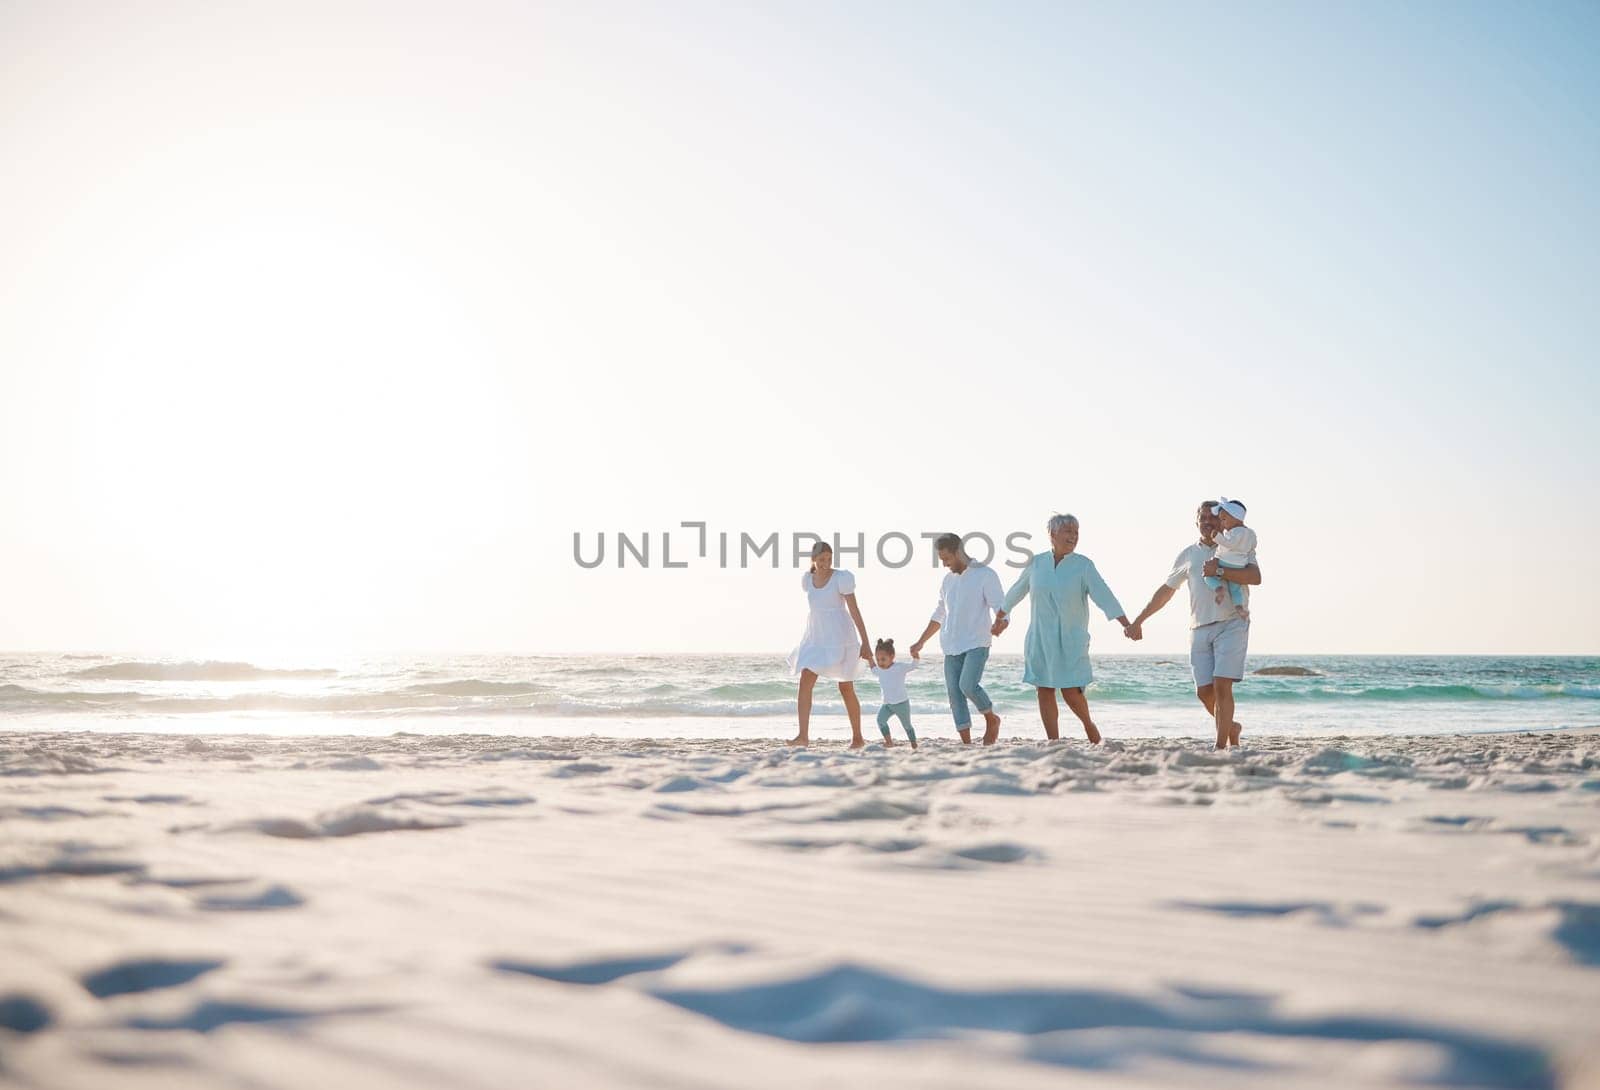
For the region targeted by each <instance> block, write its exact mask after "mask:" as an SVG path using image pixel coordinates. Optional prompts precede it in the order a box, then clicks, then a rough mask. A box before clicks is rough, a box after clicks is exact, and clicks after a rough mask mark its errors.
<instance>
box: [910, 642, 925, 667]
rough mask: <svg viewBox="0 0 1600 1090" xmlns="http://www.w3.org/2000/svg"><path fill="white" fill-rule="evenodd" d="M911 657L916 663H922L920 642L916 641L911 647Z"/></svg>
mask: <svg viewBox="0 0 1600 1090" xmlns="http://www.w3.org/2000/svg"><path fill="white" fill-rule="evenodd" d="M911 657H912V658H914V659H916V660H917V661H918V662H921V661H922V641H921V640H918V641H917V642H916V643H914V644H912V645H911Z"/></svg>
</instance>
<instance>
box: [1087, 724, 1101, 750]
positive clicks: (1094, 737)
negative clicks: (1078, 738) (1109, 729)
mask: <svg viewBox="0 0 1600 1090" xmlns="http://www.w3.org/2000/svg"><path fill="white" fill-rule="evenodd" d="M1083 733H1084V735H1085V736H1086V737H1087V738H1088V739H1089V744H1090V745H1091V746H1097V745H1099V744H1100V728H1099V727H1097V726H1095V725H1094V723H1093V721H1090V722H1088V723H1085V724H1084V725H1083Z"/></svg>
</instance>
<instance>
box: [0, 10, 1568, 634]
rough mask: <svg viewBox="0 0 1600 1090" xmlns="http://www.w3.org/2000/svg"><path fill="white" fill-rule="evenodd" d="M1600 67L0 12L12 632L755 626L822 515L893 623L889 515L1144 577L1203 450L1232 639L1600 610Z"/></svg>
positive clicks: (874, 604) (1131, 599)
mask: <svg viewBox="0 0 1600 1090" xmlns="http://www.w3.org/2000/svg"><path fill="white" fill-rule="evenodd" d="M1596 56H1600V7H1597V6H1595V5H1594V4H1588V3H1560V2H1547V3H1540V4H1536V5H1534V4H1530V5H1510V4H1474V3H1464V2H1448V3H1425V2H1419V3H1410V4H1405V5H1395V4H1387V3H1348V4H1310V3H1300V4H1296V3H1225V4H1219V5H1203V6H1202V5H1192V4H1190V5H1183V4H1170V5H1168V4H1158V3H1149V4H1139V5H1122V4H1097V5H1090V4H1057V3H1050V4H1026V3H999V4H991V5H975V4H964V3H922V2H918V3H871V4H859V3H852V4H826V3H770V4H761V5H732V4H696V3H674V4H642V5H633V4H616V3H582V4H537V3H515V4H511V3H507V4H492V3H471V2H465V3H462V2H454V3H449V4H445V3H435V4H405V3H351V2H346V0H322V2H317V3H303V4H301V3H293V2H287V3H272V4H265V3H262V4H255V3H243V4H227V5H218V4H211V3H204V4H201V3H196V4H184V3H155V2H151V3H104V4H94V3H55V2H51V3H43V2H40V3H30V2H9V3H0V164H4V169H0V239H3V240H4V242H3V244H0V497H4V499H3V503H4V507H3V513H0V648H4V649H8V650H19V651H26V650H97V651H99V650H104V651H113V650H114V651H139V652H143V653H148V654H167V655H193V656H205V657H232V656H244V657H249V656H255V657H276V658H290V659H294V658H300V659H305V660H308V661H309V660H312V659H315V658H316V657H317V656H321V655H329V654H387V653H430V652H440V653H443V652H475V651H483V652H509V653H516V652H529V653H535V652H560V651H579V652H581V651H596V652H600V651H663V650H683V651H751V652H768V651H774V652H781V651H783V650H786V649H787V648H788V647H789V646H790V645H792V644H793V643H794V642H795V641H796V640H797V638H798V637H799V635H800V632H801V630H802V628H803V626H804V612H805V604H804V599H803V597H802V596H801V594H800V590H799V577H798V574H797V570H796V569H795V568H794V567H793V565H792V561H791V557H790V556H789V555H787V549H788V545H787V543H788V542H790V541H791V540H792V535H794V534H796V533H816V534H819V535H822V536H827V537H832V536H833V535H834V534H838V535H840V536H841V537H842V538H843V539H844V540H845V541H847V542H853V541H854V540H855V539H856V537H857V535H864V536H865V538H866V540H867V542H868V547H869V555H868V556H867V557H866V558H865V562H861V561H858V560H857V558H855V557H844V558H843V566H845V567H849V568H853V569H855V570H856V571H857V575H858V598H859V601H860V604H861V607H862V610H863V613H864V615H865V618H866V621H867V624H868V628H869V630H870V631H871V633H872V635H873V636H874V637H876V636H878V635H889V636H894V637H896V638H897V639H898V640H901V641H909V639H911V638H913V637H914V636H915V635H916V634H917V632H919V631H920V630H921V627H922V625H923V623H924V622H925V620H926V617H927V615H928V613H929V611H930V610H931V608H932V606H933V603H934V598H935V595H936V593H937V588H938V572H937V571H936V570H935V569H934V568H933V567H932V560H931V553H930V552H929V550H928V548H927V544H926V542H922V541H919V547H920V551H919V553H918V555H917V558H916V561H915V563H913V564H910V565H908V566H906V567H903V568H897V569H896V568H889V567H886V566H884V565H882V564H880V563H878V561H877V559H876V557H874V556H872V555H870V553H871V550H872V546H873V545H874V544H875V543H876V542H877V540H878V539H879V537H880V536H881V535H884V534H888V533H891V532H900V533H905V534H908V535H910V536H911V537H912V538H914V539H916V538H918V535H920V534H923V533H935V532H939V531H944V530H954V531H956V532H960V533H968V532H983V533H987V534H989V535H990V536H991V537H993V538H995V539H1004V537H1005V536H1006V535H1008V534H1011V533H1028V534H1030V535H1032V536H1031V544H1032V547H1033V548H1034V549H1042V548H1045V547H1047V546H1046V541H1045V535H1044V523H1045V522H1046V520H1047V519H1048V518H1049V517H1050V516H1051V515H1052V514H1054V513H1056V512H1070V513H1073V514H1075V515H1077V516H1078V518H1079V519H1080V520H1081V524H1082V540H1081V544H1080V551H1082V552H1083V553H1085V554H1086V555H1088V556H1089V557H1091V558H1092V559H1093V560H1094V561H1095V562H1096V564H1097V566H1098V567H1099V569H1100V571H1101V572H1102V574H1103V575H1104V576H1105V577H1106V579H1107V581H1108V582H1109V583H1110V585H1111V587H1112V589H1113V591H1114V592H1115V593H1116V594H1117V595H1118V596H1119V598H1120V600H1121V602H1122V604H1123V605H1124V606H1125V607H1126V609H1127V610H1128V611H1129V613H1130V614H1131V613H1133V612H1136V611H1137V610H1138V609H1139V608H1140V606H1142V605H1143V603H1144V602H1145V601H1146V600H1147V599H1148V598H1149V596H1150V594H1151V593H1152V592H1153V591H1154V590H1155V589H1156V587H1157V586H1159V585H1160V583H1161V581H1162V579H1163V578H1164V577H1165V575H1166V574H1167V571H1168V569H1169V567H1170V564H1171V562H1172V559H1173V557H1174V555H1175V554H1176V553H1177V552H1178V551H1179V550H1181V549H1182V548H1183V547H1184V546H1186V545H1187V544H1189V543H1190V542H1191V541H1192V540H1193V539H1194V536H1195V535H1194V533H1193V528H1192V517H1193V509H1194V506H1195V504H1196V503H1197V502H1198V501H1199V500H1201V499H1204V498H1208V497H1213V496H1216V495H1218V494H1223V495H1228V496H1236V497H1239V498H1241V499H1243V500H1244V501H1245V502H1246V503H1247V504H1248V505H1249V509H1250V517H1249V523H1250V525H1251V526H1252V528H1253V529H1255V531H1256V533H1257V535H1258V537H1259V539H1260V549H1259V555H1260V562H1261V566H1262V573H1263V582H1262V586H1261V587H1260V588H1259V589H1258V591H1257V593H1256V595H1255V598H1254V602H1253V606H1254V609H1253V619H1252V647H1253V650H1257V651H1264V652H1277V653H1317V652H1328V653H1333V652H1341V653H1367V652H1370V653H1431V652H1439V653H1448V652H1458V653H1519V652H1526V653H1574V654H1594V653H1600V621H1597V620H1596V617H1597V613H1600V590H1597V582H1596V580H1595V579H1594V578H1592V576H1591V572H1592V570H1593V566H1594V562H1593V559H1592V555H1593V543H1594V541H1595V540H1596V537H1597V532H1600V515H1597V514H1596V508H1595V503H1594V497H1595V481H1596V477H1597V472H1596V471H1597V469H1600V439H1597V438H1596V432H1595V429H1594V426H1593V418H1594V406H1595V404H1596V402H1597V395H1600V358H1597V350H1596V347H1595V346H1596V344H1597V343H1600V305H1597V303H1600V299H1597V293H1596V290H1595V287H1594V285H1596V284H1597V283H1600V245H1597V244H1600V65H1596V64H1595V63H1594V59H1595V57H1596ZM686 521H687V522H705V523H706V524H707V529H708V531H709V533H710V534H711V535H712V539H711V540H712V548H711V549H710V550H708V552H709V553H710V554H711V555H710V556H709V557H707V558H700V557H699V556H698V555H696V556H694V557H692V562H691V563H689V564H688V566H687V567H683V568H672V569H667V568H665V567H663V566H662V564H661V555H660V551H661V548H662V541H661V535H662V534H663V533H665V532H673V540H672V546H671V547H672V550H673V557H674V560H675V561H677V560H678V559H679V558H681V557H684V556H685V555H686V553H687V549H686V546H688V545H689V544H691V543H692V542H695V535H696V531H695V530H693V529H687V530H686V529H684V528H683V527H682V526H681V524H682V523H684V522H686ZM618 532H626V533H628V534H630V535H631V536H632V538H633V539H634V540H638V539H640V538H642V536H643V535H645V534H647V533H648V534H649V535H650V536H651V537H652V539H653V548H652V554H651V565H650V566H649V567H643V566H640V565H637V564H633V563H631V560H632V558H631V557H629V561H630V563H629V565H628V566H627V567H623V568H620V569H619V568H618V567H617V564H616V553H617V550H616V540H615V535H616V534H617V533H618ZM722 532H727V533H730V534H732V535H733V538H734V541H735V542H737V540H738V535H739V534H741V533H748V534H750V535H751V536H752V537H754V538H756V539H758V540H759V539H764V538H766V537H767V536H768V535H769V534H772V533H778V534H780V535H782V536H783V539H784V541H785V542H786V545H785V549H786V555H785V556H784V557H783V558H782V560H781V564H780V567H779V569H778V570H773V569H772V567H771V566H770V561H769V560H766V559H763V560H762V561H761V562H760V563H759V564H757V565H754V566H751V567H748V568H740V567H739V566H738V565H737V561H735V563H734V565H733V566H732V567H731V568H726V569H725V568H723V567H721V566H720V565H719V564H718V563H716V562H715V554H716V548H715V541H716V537H715V535H717V534H718V533H722ZM602 534H603V535H605V536H606V538H607V539H608V545H609V547H610V551H609V552H608V554H607V560H606V563H604V564H602V565H601V566H599V567H596V568H593V569H589V568H584V567H582V566H580V565H579V564H578V563H577V562H576V561H575V559H574V535H578V539H579V540H580V541H581V542H582V543H583V549H584V551H585V553H586V555H589V556H592V555H593V549H594V548H595V544H596V542H597V541H598V539H599V537H600V535H602ZM735 551H737V550H735ZM898 551H899V550H898V547H895V548H894V549H893V550H891V556H892V557H893V558H894V559H896V560H898V555H897V554H898ZM1006 555H1007V554H1005V553H1003V552H1002V554H1001V556H1000V558H999V559H1000V560H1001V561H1003V560H1004V559H1005V558H1006ZM1001 572H1002V578H1003V579H1004V580H1005V581H1006V582H1008V583H1009V581H1010V580H1011V578H1012V577H1013V576H1014V574H1015V573H1014V571H1012V570H1011V569H1009V568H1005V567H1002V568H1001ZM1182 607H1183V604H1182V601H1181V595H1180V600H1179V601H1178V602H1176V603H1174V604H1173V605H1171V606H1169V607H1168V608H1167V610H1166V611H1165V612H1163V613H1162V614H1160V615H1158V617H1157V618H1156V619H1155V620H1154V621H1152V622H1151V623H1150V624H1149V625H1148V626H1147V627H1146V637H1147V638H1146V640H1145V641H1144V643H1143V644H1141V645H1139V646H1138V647H1137V648H1135V647H1133V646H1132V645H1130V644H1127V643H1126V642H1125V641H1124V640H1123V639H1122V638H1121V636H1120V633H1119V631H1118V629H1117V628H1116V627H1115V626H1113V625H1110V624H1108V623H1104V622H1098V623H1096V624H1095V625H1094V626H1093V627H1092V629H1091V631H1092V633H1093V636H1094V639H1095V648H1096V650H1097V651H1100V652H1110V651H1124V650H1148V651H1154V652H1170V651H1174V650H1177V649H1181V648H1182V647H1184V646H1185V645H1186V633H1185V629H1186V625H1187V618H1186V616H1185V615H1184V612H1183V608H1182ZM1024 612H1025V610H1024ZM1013 631H1015V632H1016V633H1017V635H1018V637H1020V630H1013ZM1019 648H1020V638H1018V640H1017V644H1016V646H1015V647H1013V648H1011V649H1012V650H1017V649H1019Z"/></svg>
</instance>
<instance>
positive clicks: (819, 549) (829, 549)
mask: <svg viewBox="0 0 1600 1090" xmlns="http://www.w3.org/2000/svg"><path fill="white" fill-rule="evenodd" d="M823 553H827V554H828V555H829V556H832V555H833V546H832V545H829V544H828V543H827V542H826V541H819V542H817V543H816V544H815V545H813V546H811V574H813V575H815V574H816V572H817V557H819V556H821V555H822V554H823Z"/></svg>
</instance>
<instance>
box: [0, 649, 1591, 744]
mask: <svg viewBox="0 0 1600 1090" xmlns="http://www.w3.org/2000/svg"><path fill="white" fill-rule="evenodd" d="M1278 667H1291V668H1296V669H1298V670H1303V671H1306V672H1307V673H1306V674H1304V675H1303V676H1261V675H1256V674H1254V673H1252V675H1251V676H1250V677H1249V678H1247V679H1246V681H1245V682H1244V684H1243V685H1242V686H1241V687H1240V689H1239V708H1240V713H1239V717H1240V719H1241V720H1242V721H1243V722H1245V724H1246V727H1247V729H1250V730H1254V731H1256V732H1260V733H1272V734H1300V735H1306V734H1421V733H1451V732H1460V731H1507V730H1550V729H1563V728H1571V727H1582V726H1594V725H1600V658H1588V657H1585V658H1578V657H1476V656H1474V657H1466V656H1460V657H1457V656H1340V655H1303V656H1271V655H1264V656H1258V657H1252V659H1251V661H1250V665H1249V669H1250V670H1251V671H1252V672H1253V671H1255V670H1259V669H1263V668H1278ZM1095 674H1096V680H1095V683H1094V685H1093V686H1092V687H1091V688H1090V690H1089V698H1090V702H1091V706H1092V708H1093V711H1094V715H1095V719H1096V721H1097V722H1098V723H1099V725H1100V727H1101V729H1102V730H1103V731H1105V732H1106V733H1107V734H1108V735H1112V736H1115V735H1122V736H1151V735H1156V736H1164V735H1174V734H1189V733H1194V732H1196V731H1197V730H1201V731H1203V729H1204V728H1205V726H1206V723H1205V721H1204V715H1203V713H1202V712H1201V710H1200V707H1199V704H1198V703H1197V702H1196V701H1195V699H1194V693H1193V688H1192V684H1191V679H1190V675H1189V668H1188V663H1187V661H1186V660H1185V659H1184V658H1182V657H1159V656H1136V655H1106V656H1098V657H1096V659H1095ZM985 686H986V687H987V689H988V691H989V693H990V695H991V696H992V697H993V698H994V699H995V702H996V706H997V707H998V708H999V710H1000V712H1001V714H1002V715H1004V716H1005V717H1006V720H1007V726H1006V729H1005V733H1006V734H1007V735H1013V734H1015V735H1027V734H1029V733H1031V732H1036V731H1037V730H1038V726H1037V712H1036V703H1035V696H1034V692H1033V689H1032V688H1030V687H1028V686H1026V685H1024V684H1023V682H1022V662H1021V659H1020V657H1018V656H1015V655H996V656H995V657H994V658H993V659H992V660H991V662H990V666H989V670H988V673H987V675H986V677H985ZM857 688H858V691H859V693H860V695H861V700H862V704H863V706H864V707H865V709H866V714H867V716H868V717H869V721H868V724H867V725H868V729H869V731H870V730H871V729H872V725H871V722H870V716H871V714H872V712H873V711H874V710H875V709H876V707H877V705H878V703H879V693H878V686H877V683H876V681H874V680H872V679H871V677H870V676H867V677H866V678H865V679H863V680H862V681H859V682H858V683H857ZM817 692H818V697H819V699H818V702H817V708H816V715H817V717H818V718H817V722H816V731H817V733H818V734H819V735H820V736H822V737H829V736H831V735H832V734H834V733H842V732H843V731H844V730H845V726H844V720H843V705H842V703H841V702H840V700H839V697H838V691H837V689H835V688H834V687H833V686H832V685H831V684H826V683H824V684H821V685H819V687H818V690H817ZM910 694H911V702H912V712H913V715H914V717H915V718H916V720H917V722H918V724H919V729H920V730H924V731H936V732H937V731H940V730H945V729H948V728H949V725H950V719H949V713H948V709H947V705H946V702H945V696H944V683H943V675H942V671H941V669H940V665H939V661H938V659H937V658H936V657H932V656H930V657H929V658H928V659H927V660H926V663H925V665H924V667H923V669H921V670H918V671H915V672H913V673H912V674H911V677H910ZM794 698H795V682H794V680H793V679H792V678H790V677H788V676H787V674H786V672H785V670H784V664H783V657H782V656H781V655H776V654H772V655H749V654H740V655H544V656H509V655H501V656H482V655H479V656H460V657H437V658H418V659H385V660H363V661H345V662H304V663H287V664H285V663H273V664H270V665H269V664H256V663H243V662H196V661H175V660H153V659H152V660H144V659H137V658H130V657H117V656H105V655H60V654H57V655H9V656H0V722H3V724H4V725H5V726H6V727H8V728H10V729H24V730H26V729H41V730H44V729H47V730H61V729H86V730H99V731H125V730H139V731H145V730H159V731H183V732H208V733H209V732H230V731H238V732H271V733H314V734H383V733H390V732H392V731H396V730H405V731H418V732H428V733H450V732H471V733H492V734H517V735H538V734H561V735H572V734H598V735H616V736H619V737H641V736H646V737H647V736H660V737H686V736H688V737H722V736H726V737H752V736H761V735H768V734H772V735H776V734H778V733H782V731H783V730H785V729H787V727H788V726H789V725H792V722H793V716H794ZM1068 722H1070V721H1069V720H1064V721H1063V725H1064V726H1065V725H1067V724H1068Z"/></svg>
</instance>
